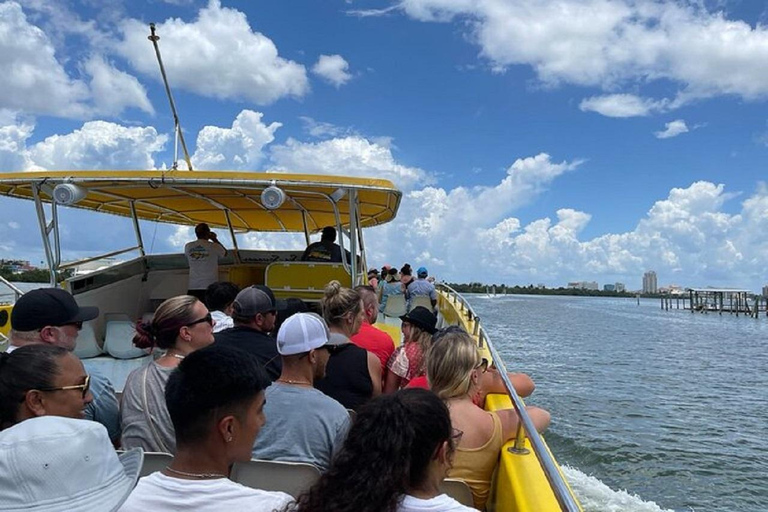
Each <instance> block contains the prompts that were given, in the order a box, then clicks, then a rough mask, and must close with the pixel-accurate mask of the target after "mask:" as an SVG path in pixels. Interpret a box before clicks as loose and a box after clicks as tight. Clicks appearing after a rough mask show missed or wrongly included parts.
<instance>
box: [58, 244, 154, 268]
mask: <svg viewBox="0 0 768 512" xmlns="http://www.w3.org/2000/svg"><path fill="white" fill-rule="evenodd" d="M138 249H141V246H140V245H135V246H133V247H128V248H126V249H120V250H118V251H112V252H108V253H106V254H101V255H99V256H93V257H92V258H83V259H81V260H77V261H70V262H69V263H65V264H64V265H59V268H58V270H66V269H68V268H72V267H76V266H78V265H82V264H83V263H90V262H92V261H97V260H103V259H104V258H111V257H112V256H119V255H120V254H125V253H126V252H131V251H135V250H138Z"/></svg>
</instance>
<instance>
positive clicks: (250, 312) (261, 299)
mask: <svg viewBox="0 0 768 512" xmlns="http://www.w3.org/2000/svg"><path fill="white" fill-rule="evenodd" d="M270 291H271V290H270ZM284 307H285V305H284V303H282V302H281V303H279V304H278V303H277V301H275V300H273V299H272V298H270V296H269V295H268V294H267V293H266V292H264V291H263V290H260V289H258V288H256V287H255V286H249V287H248V288H245V289H243V290H241V291H240V293H238V294H237V297H236V298H235V302H234V303H233V304H232V320H233V321H234V322H235V326H234V327H231V328H229V329H226V330H224V331H221V332H218V333H216V343H218V344H221V345H228V346H231V347H236V348H238V349H240V350H245V351H246V352H248V353H249V354H251V355H253V356H255V357H256V359H258V361H259V364H260V365H261V366H262V368H264V370H265V371H266V372H267V375H268V376H269V379H270V380H271V381H274V380H275V379H277V378H278V377H279V376H280V372H281V371H282V365H281V363H280V354H278V353H277V349H276V348H275V339H274V338H273V337H272V336H270V335H269V333H270V332H271V331H272V330H273V329H274V328H275V320H276V318H277V309H278V308H284Z"/></svg>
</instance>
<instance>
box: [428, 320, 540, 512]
mask: <svg viewBox="0 0 768 512" xmlns="http://www.w3.org/2000/svg"><path fill="white" fill-rule="evenodd" d="M487 367H488V362H487V360H485V359H482V358H481V357H480V352H479V351H478V349H477V345H476V344H475V341H474V340H473V339H472V337H471V336H470V335H469V334H467V333H466V332H464V331H453V332H450V333H448V334H446V335H445V336H443V337H442V339H441V340H440V342H439V343H436V344H434V345H433V346H432V348H431V350H430V352H429V358H428V359H427V378H428V379H429V384H430V387H431V389H432V391H433V392H434V393H436V394H437V396H439V397H440V398H442V399H443V400H444V401H445V403H446V405H447V406H448V410H449V411H450V414H451V424H452V425H453V426H454V428H457V429H459V430H461V431H462V432H463V433H464V434H463V436H462V438H461V441H460V442H459V443H458V447H457V449H456V456H455V458H454V461H453V467H452V468H451V469H450V470H449V472H448V476H450V477H451V478H458V479H460V480H464V481H465V482H466V483H467V485H469V487H470V488H471V489H472V496H473V498H474V502H475V507H476V508H478V509H479V510H484V508H485V504H486V502H487V500H488V495H489V493H490V488H491V478H492V476H493V472H494V470H495V469H496V464H497V463H498V460H499V452H500V451H501V447H502V446H503V445H504V443H505V442H506V441H507V440H509V439H512V438H514V437H515V433H516V431H517V424H518V421H519V419H518V417H517V414H516V413H515V410H514V409H504V410H500V411H493V412H487V411H484V410H483V409H482V408H480V407H478V405H476V403H475V401H474V400H473V399H474V398H475V396H476V395H477V392H478V390H479V389H480V387H481V380H482V378H483V375H484V374H485V373H486V370H487ZM526 411H527V412H528V415H529V416H530V417H531V420H533V424H534V426H535V427H536V430H538V431H539V432H541V431H543V430H544V429H546V428H547V426H549V420H550V416H549V413H548V412H547V411H545V410H544V409H540V408H538V407H526Z"/></svg>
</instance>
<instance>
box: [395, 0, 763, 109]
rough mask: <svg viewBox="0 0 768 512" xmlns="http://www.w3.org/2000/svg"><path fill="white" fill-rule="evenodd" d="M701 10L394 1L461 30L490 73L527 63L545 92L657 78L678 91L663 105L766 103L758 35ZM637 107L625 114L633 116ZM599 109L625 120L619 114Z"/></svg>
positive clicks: (633, 4)
mask: <svg viewBox="0 0 768 512" xmlns="http://www.w3.org/2000/svg"><path fill="white" fill-rule="evenodd" d="M705 5H706V3H705V2H682V1H671V2H656V1H652V0H637V1H636V0H561V1H558V2H552V1H549V0H482V1H474V0H456V1H446V0H403V1H402V2H400V4H399V6H400V8H401V9H402V11H403V12H405V13H406V15H408V16H410V17H412V18H414V19H417V20H420V21H424V22H450V21H456V22H459V23H461V26H462V27H466V30H467V31H468V32H467V36H468V39H469V40H471V41H473V42H474V43H475V44H476V45H478V46H479V47H480V54H481V56H482V57H483V58H485V59H486V60H487V61H488V62H489V64H490V65H491V67H492V68H493V69H494V70H497V71H503V70H505V69H507V68H509V67H511V66H516V65H526V66H530V67H532V68H533V69H534V71H535V73H536V75H537V77H538V79H539V80H540V81H541V82H542V83H543V84H545V85H548V86H556V85H559V84H561V83H568V84H576V85H581V86H590V87H598V88H600V89H602V90H604V91H606V92H609V93H612V94H615V93H616V92H617V91H619V90H621V89H622V88H625V87H627V86H631V87H633V88H634V87H643V86H645V85H647V84H648V83H651V82H654V81H658V80H667V81H671V82H672V83H674V84H676V85H677V87H678V91H677V95H676V98H675V99H674V100H673V101H672V102H671V104H670V107H675V106H680V105H682V104H684V103H685V102H688V101H691V100H693V99H696V98H706V97H711V96H715V95H731V94H732V95H737V96H740V97H742V98H745V99H756V98H764V97H766V96H768V68H766V67H765V66H763V65H762V63H763V62H765V61H766V59H768V28H767V27H766V26H764V25H761V24H757V25H755V26H751V25H750V24H749V23H747V22H744V21H741V20H737V19H729V18H728V17H727V15H726V14H725V13H724V12H723V11H722V10H718V11H710V10H708V9H707V8H706V7H705ZM615 100H616V98H614V103H615ZM659 101H661V100H659ZM592 103H593V104H595V105H597V106H599V105H600V103H599V102H595V101H593V102H592ZM587 105H589V103H588V104H587ZM640 107H642V105H640V106H635V110H636V111H640V112H643V110H642V108H640ZM594 110H595V111H600V110H597V109H596V108H595V109H594ZM604 110H606V111H608V112H613V113H619V114H621V115H627V111H626V109H622V108H618V110H617V109H610V108H605V109H604ZM635 115H638V114H635ZM639 115H642V114H639Z"/></svg>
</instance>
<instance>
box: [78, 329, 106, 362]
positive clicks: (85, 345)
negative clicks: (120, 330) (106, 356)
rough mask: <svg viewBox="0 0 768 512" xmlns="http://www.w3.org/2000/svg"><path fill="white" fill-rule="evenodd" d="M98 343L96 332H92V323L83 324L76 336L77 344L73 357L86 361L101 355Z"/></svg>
mask: <svg viewBox="0 0 768 512" xmlns="http://www.w3.org/2000/svg"><path fill="white" fill-rule="evenodd" d="M103 353H104V351H103V350H102V348H101V346H100V345H99V341H98V340H97V339H96V332H95V331H94V330H93V322H84V323H83V328H82V329H80V332H79V333H78V335H77V344H76V345H75V355H76V356H77V357H78V358H80V359H88V358H91V357H97V356H100V355H101V354H103Z"/></svg>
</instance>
